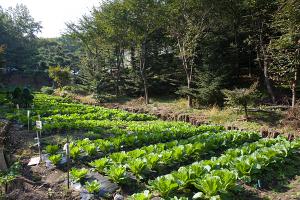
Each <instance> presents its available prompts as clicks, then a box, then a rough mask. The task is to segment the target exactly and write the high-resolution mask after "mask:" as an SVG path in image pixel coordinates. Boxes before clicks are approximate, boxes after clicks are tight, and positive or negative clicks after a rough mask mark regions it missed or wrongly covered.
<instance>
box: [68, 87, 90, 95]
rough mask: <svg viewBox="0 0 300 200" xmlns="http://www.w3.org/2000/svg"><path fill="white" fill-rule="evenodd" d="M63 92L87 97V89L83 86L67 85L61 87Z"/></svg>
mask: <svg viewBox="0 0 300 200" xmlns="http://www.w3.org/2000/svg"><path fill="white" fill-rule="evenodd" d="M63 90H65V91H69V92H71V93H74V94H80V95H88V93H89V91H88V89H87V88H86V87H85V86H83V85H72V86H71V85H67V86H64V87H63Z"/></svg>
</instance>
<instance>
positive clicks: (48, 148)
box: [46, 145, 59, 155]
mask: <svg viewBox="0 0 300 200" xmlns="http://www.w3.org/2000/svg"><path fill="white" fill-rule="evenodd" d="M58 150H59V146H58V145H47V146H46V152H47V153H48V154H50V155H53V154H56V153H57V152H58Z"/></svg>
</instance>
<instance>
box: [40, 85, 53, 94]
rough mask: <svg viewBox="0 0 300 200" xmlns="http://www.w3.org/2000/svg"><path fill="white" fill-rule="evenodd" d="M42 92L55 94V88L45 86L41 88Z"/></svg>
mask: <svg viewBox="0 0 300 200" xmlns="http://www.w3.org/2000/svg"><path fill="white" fill-rule="evenodd" d="M41 92H42V93H44V94H53V93H54V89H53V87H48V86H43V87H42V88H41Z"/></svg>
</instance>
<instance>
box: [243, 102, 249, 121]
mask: <svg viewBox="0 0 300 200" xmlns="http://www.w3.org/2000/svg"><path fill="white" fill-rule="evenodd" d="M244 111H245V117H246V120H248V109H247V104H244Z"/></svg>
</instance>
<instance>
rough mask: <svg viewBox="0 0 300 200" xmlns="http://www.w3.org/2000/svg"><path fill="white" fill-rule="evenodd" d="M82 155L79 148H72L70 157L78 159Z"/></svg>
mask: <svg viewBox="0 0 300 200" xmlns="http://www.w3.org/2000/svg"><path fill="white" fill-rule="evenodd" d="M79 155H80V148H79V147H76V146H75V147H71V148H70V157H71V158H73V159H75V160H76V159H77V158H78V157H79Z"/></svg>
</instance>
